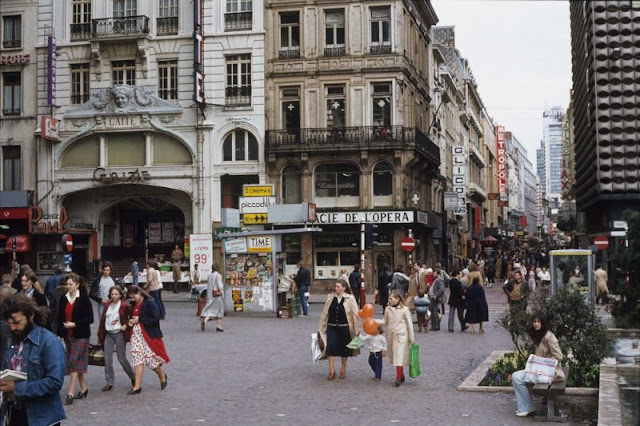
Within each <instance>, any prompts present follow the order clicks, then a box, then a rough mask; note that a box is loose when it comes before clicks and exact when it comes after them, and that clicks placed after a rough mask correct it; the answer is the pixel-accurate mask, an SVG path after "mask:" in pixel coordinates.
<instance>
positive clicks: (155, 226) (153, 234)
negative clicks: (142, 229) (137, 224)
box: [149, 222, 162, 244]
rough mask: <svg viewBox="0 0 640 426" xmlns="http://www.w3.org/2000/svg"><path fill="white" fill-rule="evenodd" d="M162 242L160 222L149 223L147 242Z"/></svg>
mask: <svg viewBox="0 0 640 426" xmlns="http://www.w3.org/2000/svg"><path fill="white" fill-rule="evenodd" d="M161 242H162V227H161V226H160V223H154V222H150V223H149V244H160V243H161Z"/></svg>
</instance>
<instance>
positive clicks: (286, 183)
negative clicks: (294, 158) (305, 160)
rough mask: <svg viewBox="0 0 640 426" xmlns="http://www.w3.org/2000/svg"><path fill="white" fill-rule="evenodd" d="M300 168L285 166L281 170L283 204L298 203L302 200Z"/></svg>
mask: <svg viewBox="0 0 640 426" xmlns="http://www.w3.org/2000/svg"><path fill="white" fill-rule="evenodd" d="M301 178H302V174H301V173H300V169H299V168H297V167H294V166H287V167H285V169H284V170H283V171H282V198H283V200H282V201H283V202H284V203H285V204H298V203H300V202H301V201H302V196H301V190H300V189H301Z"/></svg>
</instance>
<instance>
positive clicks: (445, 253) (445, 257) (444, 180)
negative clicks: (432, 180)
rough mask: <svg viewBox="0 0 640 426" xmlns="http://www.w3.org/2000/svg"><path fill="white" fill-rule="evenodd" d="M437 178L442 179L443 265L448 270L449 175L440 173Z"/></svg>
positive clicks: (441, 242) (441, 232)
mask: <svg viewBox="0 0 640 426" xmlns="http://www.w3.org/2000/svg"><path fill="white" fill-rule="evenodd" d="M436 179H438V180H439V181H440V184H441V185H442V203H441V204H440V206H441V209H442V211H441V214H442V217H441V220H442V222H441V224H440V227H441V229H442V230H441V231H440V247H441V249H442V266H443V267H444V269H445V271H446V270H448V268H449V247H448V241H447V210H446V209H445V208H444V196H445V193H446V192H447V177H446V176H443V175H438V176H436Z"/></svg>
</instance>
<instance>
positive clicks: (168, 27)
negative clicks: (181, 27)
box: [156, 0, 178, 35]
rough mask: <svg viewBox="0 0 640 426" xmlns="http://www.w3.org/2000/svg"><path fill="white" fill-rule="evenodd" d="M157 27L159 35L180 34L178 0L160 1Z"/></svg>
mask: <svg viewBox="0 0 640 426" xmlns="http://www.w3.org/2000/svg"><path fill="white" fill-rule="evenodd" d="M156 26H157V27H158V28H157V31H158V35H168V34H178V0H160V5H159V8H158V18H157V19H156Z"/></svg>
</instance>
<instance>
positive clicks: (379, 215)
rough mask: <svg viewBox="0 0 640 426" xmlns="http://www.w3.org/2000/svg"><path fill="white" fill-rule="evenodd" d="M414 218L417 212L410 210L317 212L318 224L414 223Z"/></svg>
mask: <svg viewBox="0 0 640 426" xmlns="http://www.w3.org/2000/svg"><path fill="white" fill-rule="evenodd" d="M414 220H415V213H414V212H413V211H410V210H397V211H360V212H317V213H316V223H318V224H334V223H335V224H348V223H378V224H385V223H413V222H414Z"/></svg>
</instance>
